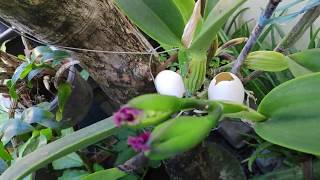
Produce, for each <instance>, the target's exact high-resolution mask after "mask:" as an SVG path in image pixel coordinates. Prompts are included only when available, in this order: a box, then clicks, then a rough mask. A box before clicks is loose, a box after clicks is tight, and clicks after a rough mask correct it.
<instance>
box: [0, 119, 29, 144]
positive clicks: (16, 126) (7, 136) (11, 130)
mask: <svg viewBox="0 0 320 180" xmlns="http://www.w3.org/2000/svg"><path fill="white" fill-rule="evenodd" d="M32 130H33V127H32V126H31V125H29V124H28V123H26V122H24V121H22V120H20V119H12V120H9V121H8V122H7V123H6V125H4V126H3V132H2V133H3V136H2V139H1V141H2V142H3V144H5V145H6V144H7V143H8V142H9V141H10V140H11V139H12V138H13V137H14V136H18V135H21V134H25V133H28V132H30V131H32Z"/></svg>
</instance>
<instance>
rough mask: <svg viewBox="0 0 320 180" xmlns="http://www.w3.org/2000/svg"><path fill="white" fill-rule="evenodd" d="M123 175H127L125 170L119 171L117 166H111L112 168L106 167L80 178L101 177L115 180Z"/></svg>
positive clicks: (97, 179)
mask: <svg viewBox="0 0 320 180" xmlns="http://www.w3.org/2000/svg"><path fill="white" fill-rule="evenodd" d="M124 176H127V174H126V173H125V172H123V171H120V170H119V169H118V168H112V169H107V170H103V171H98V172H95V173H92V174H90V175H88V176H85V177H84V178H82V179H81V180H101V179H108V180H117V179H120V178H122V177H124Z"/></svg>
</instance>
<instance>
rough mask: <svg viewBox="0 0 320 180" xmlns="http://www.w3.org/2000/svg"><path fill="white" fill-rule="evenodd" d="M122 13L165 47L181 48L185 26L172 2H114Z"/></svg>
mask: <svg viewBox="0 0 320 180" xmlns="http://www.w3.org/2000/svg"><path fill="white" fill-rule="evenodd" d="M114 1H115V3H116V4H117V5H118V6H119V7H120V9H122V10H123V11H124V13H125V14H126V15H127V16H128V17H129V19H130V20H132V21H133V22H134V23H135V24H136V25H137V26H138V27H139V28H140V29H142V30H143V31H144V32H145V33H146V34H148V35H149V36H150V37H152V38H153V39H154V40H156V41H158V42H159V43H160V44H165V45H167V46H181V42H180V39H181V36H182V33H183V29H184V26H185V23H184V20H183V17H182V15H181V14H180V12H179V9H178V8H177V6H176V5H175V3H174V2H173V1H172V0H161V1H159V0H134V1H132V0H114Z"/></svg>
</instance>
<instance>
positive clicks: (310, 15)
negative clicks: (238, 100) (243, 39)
mask: <svg viewBox="0 0 320 180" xmlns="http://www.w3.org/2000/svg"><path fill="white" fill-rule="evenodd" d="M319 16H320V6H317V7H315V8H313V9H311V10H310V11H308V12H306V13H305V14H304V15H303V16H302V17H301V19H300V20H299V21H298V22H297V24H296V25H295V26H294V27H293V28H292V29H291V31H290V32H289V34H287V35H286V36H285V37H284V38H283V39H282V41H281V42H280V43H279V44H278V46H277V47H276V48H275V49H274V51H276V52H280V53H283V54H288V52H289V49H290V48H291V47H292V46H293V45H294V44H295V43H296V42H298V40H299V39H300V38H301V37H302V35H303V34H304V33H305V31H306V29H308V28H309V27H310V26H311V25H312V24H313V22H314V21H315V20H316V19H317V18H318V17H319ZM262 74H263V71H254V72H252V73H251V74H250V75H249V76H247V77H246V78H245V79H244V81H243V83H244V84H246V83H248V82H250V81H251V80H253V79H255V78H257V77H259V76H260V75H262Z"/></svg>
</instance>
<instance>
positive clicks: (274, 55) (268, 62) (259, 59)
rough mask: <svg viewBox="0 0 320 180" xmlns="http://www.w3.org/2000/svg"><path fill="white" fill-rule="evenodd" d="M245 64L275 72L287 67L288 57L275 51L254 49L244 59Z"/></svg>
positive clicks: (255, 68) (248, 66) (256, 68)
mask: <svg viewBox="0 0 320 180" xmlns="http://www.w3.org/2000/svg"><path fill="white" fill-rule="evenodd" d="M245 66H246V67H247V68H249V69H253V70H261V71H269V72H277V71H283V70H285V69H288V67H289V65H288V59H287V57H286V56H284V55H283V54H281V53H278V52H275V51H255V52H252V53H250V54H249V56H248V57H247V58H246V60H245Z"/></svg>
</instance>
